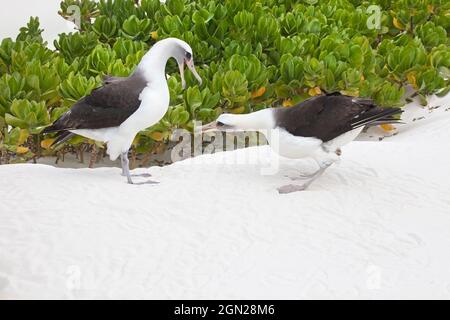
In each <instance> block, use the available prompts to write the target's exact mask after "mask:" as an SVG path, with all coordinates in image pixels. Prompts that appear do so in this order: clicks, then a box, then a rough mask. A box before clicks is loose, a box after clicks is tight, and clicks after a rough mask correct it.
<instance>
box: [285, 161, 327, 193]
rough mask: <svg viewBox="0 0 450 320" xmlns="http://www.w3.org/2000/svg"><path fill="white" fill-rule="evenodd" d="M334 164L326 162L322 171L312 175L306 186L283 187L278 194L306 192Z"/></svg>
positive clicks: (321, 167)
mask: <svg viewBox="0 0 450 320" xmlns="http://www.w3.org/2000/svg"><path fill="white" fill-rule="evenodd" d="M332 164H333V162H331V161H330V162H326V163H324V164H323V165H321V166H320V169H319V170H318V171H317V172H316V173H314V174H312V175H311V178H310V179H309V180H308V181H307V182H306V183H304V184H301V185H298V184H288V185H286V186H282V187H280V188H278V193H280V194H288V193H293V192H298V191H304V190H306V189H308V187H309V186H310V185H311V184H312V183H313V182H314V181H316V180H317V179H318V178H320V177H321V176H322V175H323V173H324V172H325V171H326V170H327V169H328V168H329V167H330V166H331V165H332Z"/></svg>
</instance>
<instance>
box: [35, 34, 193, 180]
mask: <svg viewBox="0 0 450 320" xmlns="http://www.w3.org/2000/svg"><path fill="white" fill-rule="evenodd" d="M170 58H175V59H176V61H177V63H178V66H179V69H180V74H181V80H182V85H183V88H185V86H186V82H185V80H184V66H185V64H186V65H187V66H188V67H189V69H190V70H191V72H192V73H193V74H194V76H195V78H196V79H197V80H198V81H199V83H200V84H201V83H202V80H201V78H200V76H199V75H198V73H197V71H196V70H195V67H194V60H193V55H192V49H191V47H190V46H189V45H188V44H187V43H186V42H184V41H181V40H179V39H176V38H168V39H164V40H161V41H159V42H157V43H156V44H155V45H154V46H153V47H152V48H151V49H150V51H149V52H147V53H146V54H145V55H144V57H143V58H142V60H141V62H140V63H139V65H138V66H137V68H136V70H135V71H134V73H133V74H131V75H130V76H129V77H127V78H119V77H105V79H104V82H103V86H102V87H100V88H98V89H95V90H94V91H92V93H91V94H90V95H88V96H86V97H84V98H82V99H81V100H79V101H78V102H77V103H76V104H75V105H74V106H73V107H72V108H71V109H70V110H69V111H67V112H66V113H64V114H63V115H62V116H61V117H60V118H59V119H58V120H56V121H55V122H54V123H53V124H52V125H51V126H49V127H47V128H46V129H45V130H44V131H43V133H44V134H48V133H53V132H57V133H58V135H57V137H56V140H55V142H54V143H53V144H54V145H55V144H60V143H63V142H65V141H67V140H68V139H70V138H71V137H72V136H74V135H76V134H77V135H80V136H83V137H87V138H89V139H93V140H97V141H102V142H105V143H107V146H108V150H107V152H108V154H109V156H110V158H111V160H113V161H114V160H116V159H117V158H118V157H119V156H120V157H121V162H122V174H123V175H124V176H126V177H127V179H128V183H130V184H133V180H132V179H131V174H130V169H129V161H128V151H129V149H130V147H131V144H132V142H133V140H134V138H135V136H136V134H137V133H138V132H139V131H141V130H144V129H145V128H148V127H150V126H152V125H154V124H156V123H157V122H158V121H159V120H161V118H162V117H163V116H164V114H165V113H166V112H167V109H168V107H169V100H170V96H169V87H168V85H167V81H166V74H165V68H166V64H167V61H168V60H169V59H170ZM150 182H151V181H150Z"/></svg>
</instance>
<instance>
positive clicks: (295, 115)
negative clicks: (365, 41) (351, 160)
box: [201, 93, 402, 193]
mask: <svg viewBox="0 0 450 320" xmlns="http://www.w3.org/2000/svg"><path fill="white" fill-rule="evenodd" d="M401 112H402V111H401V110H400V109H398V108H380V107H378V106H376V105H375V103H374V102H373V101H372V100H370V99H365V98H355V97H349V96H345V95H341V94H340V93H331V94H327V95H322V96H317V97H313V98H310V99H308V100H306V101H303V102H301V103H299V104H297V105H295V106H292V107H290V108H268V109H263V110H260V111H257V112H253V113H250V114H245V115H235V114H222V115H221V116H220V117H219V118H218V119H217V120H216V121H215V122H212V123H210V124H207V125H205V126H203V127H201V131H203V132H207V131H210V130H220V131H238V130H255V131H260V132H261V133H262V134H264V135H266V137H267V138H268V142H269V144H270V145H271V146H272V148H273V149H274V150H275V151H276V152H277V153H278V154H280V155H281V156H284V157H286V158H291V159H300V158H307V157H309V158H312V159H314V160H315V161H316V162H317V164H318V166H319V170H318V171H317V172H316V173H314V174H311V175H302V176H299V177H294V178H292V180H301V179H307V181H306V183H304V184H300V185H299V184H289V185H286V186H283V187H281V188H278V191H279V193H291V192H295V191H302V190H305V189H306V188H307V187H308V186H309V185H310V184H311V183H312V182H313V181H314V180H316V179H317V178H319V177H320V176H321V175H322V174H323V173H324V172H325V170H326V169H327V168H328V167H329V166H331V165H332V164H333V163H335V162H336V161H338V160H339V156H340V155H341V149H340V148H341V147H342V146H344V145H345V144H347V143H349V142H351V141H353V140H354V139H355V138H356V137H357V136H358V135H359V133H360V132H361V131H362V130H363V129H364V127H365V126H372V125H379V124H387V123H398V120H397V118H396V116H397V115H399V114H400V113H401ZM273 130H276V131H273ZM274 132H277V134H273V133H274Z"/></svg>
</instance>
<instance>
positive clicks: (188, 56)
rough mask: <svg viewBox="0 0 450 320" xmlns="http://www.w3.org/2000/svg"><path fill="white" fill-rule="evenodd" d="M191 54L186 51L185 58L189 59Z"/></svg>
mask: <svg viewBox="0 0 450 320" xmlns="http://www.w3.org/2000/svg"><path fill="white" fill-rule="evenodd" d="M191 58H192V54H191V53H190V52H187V51H186V59H188V60H191Z"/></svg>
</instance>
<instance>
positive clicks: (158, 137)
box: [150, 131, 164, 142]
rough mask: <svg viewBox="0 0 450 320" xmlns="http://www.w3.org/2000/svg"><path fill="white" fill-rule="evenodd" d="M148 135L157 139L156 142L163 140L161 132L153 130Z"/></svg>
mask: <svg viewBox="0 0 450 320" xmlns="http://www.w3.org/2000/svg"><path fill="white" fill-rule="evenodd" d="M150 137H151V138H152V139H153V140H155V141H158V142H160V141H163V140H164V135H163V134H162V132H158V131H155V132H152V133H150Z"/></svg>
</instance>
